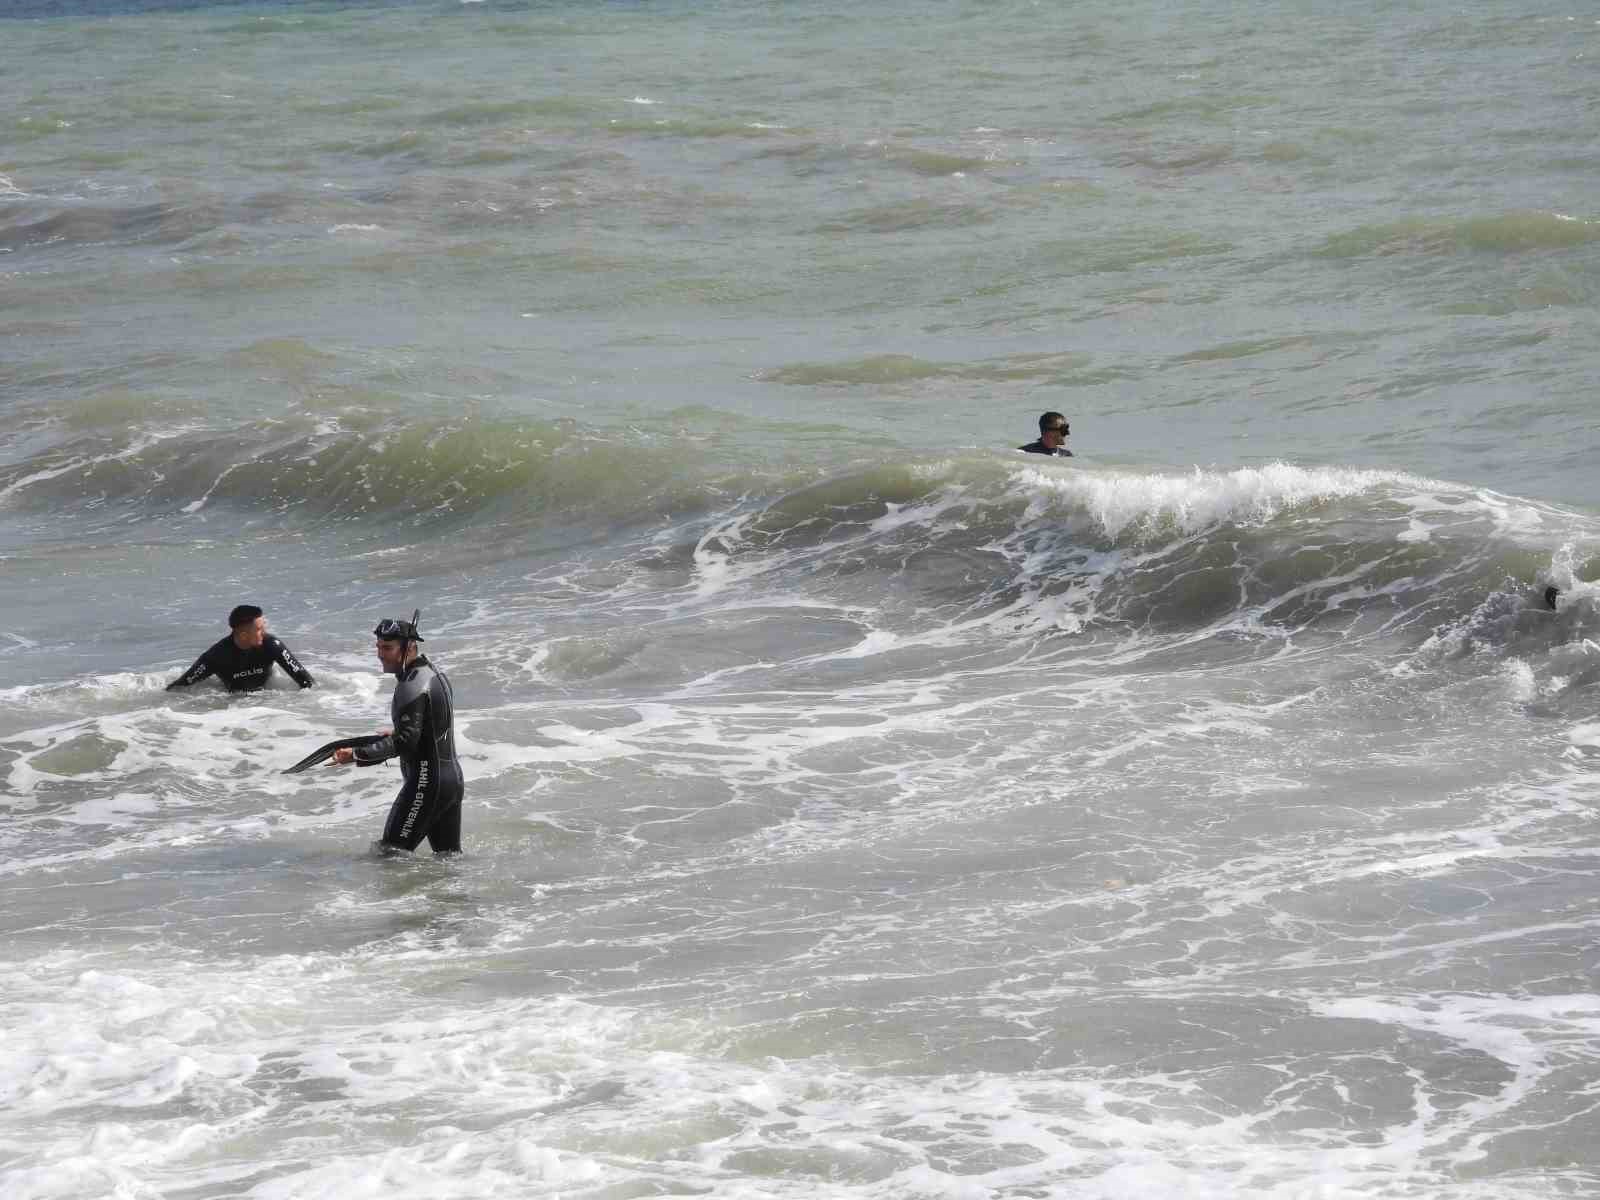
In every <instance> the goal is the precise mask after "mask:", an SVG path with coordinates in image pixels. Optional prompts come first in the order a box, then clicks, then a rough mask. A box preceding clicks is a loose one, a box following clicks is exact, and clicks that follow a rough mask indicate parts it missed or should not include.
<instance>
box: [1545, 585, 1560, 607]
mask: <svg viewBox="0 0 1600 1200" xmlns="http://www.w3.org/2000/svg"><path fill="white" fill-rule="evenodd" d="M1559 595H1561V589H1560V588H1558V587H1557V586H1556V585H1555V584H1553V583H1552V584H1551V585H1550V586H1549V587H1547V588H1545V590H1544V603H1545V607H1546V608H1554V607H1555V606H1556V597H1557V596H1559Z"/></svg>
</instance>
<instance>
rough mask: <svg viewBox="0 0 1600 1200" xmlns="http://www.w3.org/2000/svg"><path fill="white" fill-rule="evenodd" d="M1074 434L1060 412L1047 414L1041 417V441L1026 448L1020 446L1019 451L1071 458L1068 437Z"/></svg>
mask: <svg viewBox="0 0 1600 1200" xmlns="http://www.w3.org/2000/svg"><path fill="white" fill-rule="evenodd" d="M1071 432H1072V426H1070V425H1068V424H1067V419H1066V418H1065V417H1063V416H1062V415H1061V414H1060V413H1058V412H1047V413H1044V414H1043V415H1041V416H1040V417H1039V440H1038V441H1037V442H1029V443H1028V444H1027V445H1026V446H1018V447H1017V449H1018V450H1022V451H1025V452H1027V453H1028V454H1048V455H1050V456H1051V457H1052V458H1071V457H1072V451H1071V450H1068V449H1067V447H1066V441H1067V435H1068V434H1069V433H1071Z"/></svg>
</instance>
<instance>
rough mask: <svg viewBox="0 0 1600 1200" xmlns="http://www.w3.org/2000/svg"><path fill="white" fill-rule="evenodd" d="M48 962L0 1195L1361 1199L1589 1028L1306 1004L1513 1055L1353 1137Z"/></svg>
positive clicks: (340, 994) (376, 982)
mask: <svg viewBox="0 0 1600 1200" xmlns="http://www.w3.org/2000/svg"><path fill="white" fill-rule="evenodd" d="M67 959H68V956H67V954H66V953H65V952H61V953H58V954H56V955H55V956H54V958H53V961H51V962H47V963H43V964H36V970H35V971H34V972H33V973H31V974H30V975H29V976H28V977H23V976H21V975H20V974H13V975H11V976H10V977H8V978H6V979H5V981H4V982H5V984H6V987H5V989H4V991H3V992H0V994H3V995H4V996H5V1000H4V1001H0V1012H3V1014H4V1016H5V1019H6V1026H7V1029H8V1031H11V1033H10V1036H8V1038H7V1039H5V1041H4V1042H3V1043H0V1081H3V1083H0V1086H3V1087H4V1089H5V1090H4V1092H0V1095H3V1096H4V1098H5V1100H6V1102H7V1104H6V1108H7V1112H8V1117H7V1119H6V1120H5V1121H4V1122H0V1146H3V1147H4V1149H5V1151H6V1152H7V1154H8V1157H9V1158H10V1160H11V1161H10V1169H9V1171H8V1180H7V1183H6V1184H5V1185H4V1189H0V1195H6V1196H7V1197H12V1196H16V1197H20V1196H29V1197H56V1196H61V1197H66V1196H72V1195H83V1194H97V1193H103V1192H110V1193H116V1192H118V1191H121V1192H122V1193H124V1194H128V1195H141V1194H144V1193H143V1189H146V1188H148V1184H149V1180H150V1178H151V1176H152V1174H153V1173H156V1172H159V1176H160V1178H161V1180H162V1181H163V1186H164V1188H165V1189H167V1190H172V1189H176V1188H187V1189H190V1190H195V1189H200V1188H205V1187H209V1189H210V1190H217V1191H222V1190H228V1191H229V1192H230V1193H231V1194H243V1195H249V1196H252V1197H256V1198H258V1200H307V1198H310V1197H326V1198H328V1200H335V1198H343V1197H347V1196H351V1195H365V1194H379V1193H381V1194H383V1195H385V1196H391V1197H397V1198H399V1200H422V1198H424V1197H427V1198H430V1200H431V1198H434V1197H463V1198H465V1197H482V1196H488V1195H526V1196H543V1197H547V1198H549V1200H555V1198H556V1197H558V1196H561V1195H569V1194H572V1193H573V1192H574V1190H577V1189H581V1190H580V1191H579V1194H585V1195H596V1194H643V1192H645V1191H649V1192H652V1193H654V1192H672V1193H696V1192H706V1191H714V1192H715V1193H716V1194H718V1195H727V1196H738V1197H748V1198H750V1200H755V1198H756V1197H769V1198H773V1200H776V1198H780V1197H781V1198H786V1200H800V1198H802V1197H804V1198H806V1200H813V1198H816V1197H828V1198H838V1200H844V1198H846V1197H852V1198H857V1200H903V1198H904V1197H906V1196H929V1197H951V1198H957V1200H983V1198H986V1197H990V1196H994V1195H1002V1194H1016V1195H1033V1194H1056V1195H1067V1194H1070V1195H1073V1196H1083V1197H1095V1198H1103V1200H1111V1198H1113V1197H1116V1198H1118V1200H1121V1198H1123V1197H1126V1196H1132V1195H1161V1196H1185V1195H1193V1196H1209V1195H1217V1196H1221V1195H1230V1196H1248V1197H1259V1198H1261V1200H1273V1198H1279V1200H1289V1198H1291V1197H1303V1196H1307V1195H1317V1196H1321V1197H1332V1196H1351V1197H1355V1196H1366V1197H1370V1196H1373V1195H1379V1194H1386V1193H1385V1192H1384V1190H1383V1189H1384V1188H1385V1187H1386V1186H1389V1185H1392V1184H1393V1182H1394V1180H1395V1179H1396V1178H1397V1177H1400V1178H1405V1179H1407V1180H1409V1181H1410V1182H1411V1183H1412V1184H1414V1185H1417V1186H1422V1187H1425V1186H1427V1185H1429V1184H1440V1183H1443V1182H1444V1178H1443V1176H1442V1175H1440V1174H1436V1172H1442V1171H1444V1170H1447V1168H1446V1167H1445V1166H1444V1165H1443V1163H1444V1162H1448V1161H1450V1159H1451V1157H1453V1156H1451V1155H1450V1154H1449V1153H1448V1152H1447V1151H1446V1148H1445V1143H1444V1135H1445V1134H1447V1133H1448V1134H1460V1133H1467V1134H1472V1133H1473V1132H1474V1123H1475V1122H1479V1121H1482V1120H1483V1118H1484V1116H1485V1113H1486V1112H1487V1111H1488V1110H1489V1109H1490V1108H1491V1106H1499V1107H1504V1105H1505V1104H1506V1103H1507V1101H1508V1100H1509V1099H1515V1098H1519V1097H1520V1096H1523V1095H1526V1094H1527V1092H1528V1089H1529V1088H1531V1086H1532V1085H1533V1084H1534V1083H1535V1082H1536V1081H1537V1078H1538V1076H1539V1073H1540V1072H1541V1071H1542V1070H1543V1069H1544V1068H1545V1066H1546V1064H1547V1061H1548V1059H1549V1058H1550V1057H1551V1053H1552V1051H1551V1050H1550V1049H1549V1047H1548V1046H1546V1045H1543V1044H1542V1043H1548V1042H1559V1041H1560V1040H1561V1039H1566V1041H1567V1042H1568V1043H1569V1046H1578V1045H1580V1044H1582V1043H1586V1042H1588V1041H1591V1040H1592V1039H1593V1037H1594V1030H1595V1027H1596V1026H1597V1025H1600V1013H1597V1012H1596V1010H1595V1001H1594V999H1593V997H1554V998H1548V999H1547V1000H1545V1001H1528V1002H1524V1003H1521V1004H1514V1003H1509V1002H1503V1001H1500V1002H1497V1001H1496V1000H1494V999H1493V998H1481V997H1466V998H1455V997H1446V998H1444V1003H1443V1005H1441V1006H1440V1008H1439V1009H1438V1010H1437V1011H1424V1010H1423V1009H1422V1007H1421V1006H1416V1007H1413V1008H1408V1007H1407V1006H1406V1005H1404V1004H1403V1003H1401V1002H1396V1001H1392V1000H1385V999H1373V1000H1363V999H1351V1000H1346V1001H1335V1002H1329V1003H1327V1004H1325V1005H1323V1006H1322V1009H1321V1013H1322V1015H1324V1016H1326V1017H1328V1018H1330V1019H1334V1020H1357V1021H1363V1020H1365V1021H1381V1022H1383V1023H1386V1024H1391V1025H1400V1026H1406V1027H1411V1028H1416V1029H1419V1030H1422V1031H1424V1032H1427V1033H1430V1034H1438V1035H1441V1036H1446V1037H1449V1038H1451V1039H1452V1040H1454V1041H1456V1042H1458V1043H1459V1044H1463V1045H1467V1046H1470V1047H1471V1048H1473V1049H1476V1050H1481V1051H1484V1052H1489V1053H1493V1054H1495V1055H1496V1056H1497V1057H1499V1058H1500V1059H1501V1061H1508V1062H1511V1063H1518V1064H1521V1068H1522V1069H1521V1074H1520V1075H1519V1076H1518V1080H1519V1082H1520V1083H1521V1084H1522V1090H1521V1091H1520V1092H1518V1093H1516V1095H1515V1096H1508V1095H1507V1094H1502V1095H1500V1096H1497V1097H1492V1098H1491V1099H1490V1100H1488V1101H1485V1102H1479V1103H1477V1104H1476V1105H1467V1106H1462V1107H1461V1108H1459V1109H1457V1110H1456V1111H1455V1112H1453V1113H1448V1114H1443V1113H1441V1112H1439V1111H1438V1110H1437V1109H1434V1108H1432V1107H1423V1108H1421V1109H1420V1115H1419V1118H1418V1121H1417V1122H1415V1123H1413V1126H1411V1127H1409V1128H1408V1129H1397V1130H1394V1131H1393V1132H1394V1133H1395V1134H1396V1136H1394V1137H1393V1138H1391V1139H1389V1140H1387V1141H1386V1142H1384V1143H1383V1144H1381V1145H1373V1144H1369V1143H1366V1142H1364V1141H1359V1140H1357V1139H1354V1138H1352V1139H1350V1140H1348V1141H1347V1140H1345V1137H1344V1134H1343V1132H1342V1130H1341V1129H1340V1127H1339V1126H1338V1125H1337V1123H1336V1122H1335V1123H1333V1124H1329V1123H1328V1121H1327V1120H1326V1119H1324V1120H1323V1121H1322V1122H1321V1124H1320V1125H1319V1126H1317V1127H1313V1128H1305V1127H1301V1128H1300V1129H1298V1130H1297V1132H1296V1135H1295V1136H1292V1137H1285V1136H1281V1135H1278V1136H1274V1134H1273V1133H1272V1132H1271V1130H1272V1122H1273V1120H1274V1118H1276V1117H1280V1116H1281V1117H1283V1118H1286V1119H1292V1118H1294V1117H1295V1116H1296V1115H1297V1111H1298V1110H1297V1108H1296V1103H1297V1101H1296V1099H1295V1098H1294V1097H1293V1096H1292V1095H1288V1094H1286V1095H1285V1096H1284V1097H1283V1098H1281V1099H1274V1100H1273V1101H1272V1102H1271V1103H1270V1104H1269V1106H1268V1109H1267V1110H1266V1111H1264V1112H1259V1111H1249V1112H1242V1113H1241V1112H1237V1111H1231V1112H1230V1111H1218V1110H1217V1109H1215V1108H1214V1107H1212V1106H1211V1105H1210V1104H1208V1101H1207V1097H1206V1096H1205V1094H1204V1091H1203V1089H1202V1088H1201V1087H1200V1086H1198V1083H1197V1081H1196V1080H1195V1079H1193V1078H1191V1077H1188V1076H1186V1075H1185V1074H1183V1073H1172V1074H1163V1073H1161V1072H1159V1071H1144V1072H1140V1073H1138V1074H1134V1075H1127V1076H1123V1077H1118V1076H1116V1075H1114V1074H1111V1073H1107V1072H1098V1073H1090V1072H1077V1071H1070V1070H1052V1071H1032V1072H1018V1073H1014V1074H1009V1075H1000V1074H986V1073H981V1072H978V1073H964V1074H948V1075H942V1076H936V1077H925V1076H916V1075H902V1074H899V1073H887V1074H884V1073H878V1072H866V1071H857V1070H854V1069H852V1068H850V1067H849V1066H848V1065H846V1064H844V1063H842V1062H839V1061H835V1060H833V1059H831V1058H829V1057H828V1056H819V1055H807V1056H804V1057H798V1058H793V1059H786V1058H785V1057H783V1056H782V1054H781V1040H779V1041H776V1042H775V1041H774V1040H773V1039H772V1038H771V1037H769V1038H767V1039H766V1041H767V1042H768V1044H769V1045H771V1046H772V1048H773V1049H774V1050H776V1051H778V1053H764V1054H761V1055H758V1056H755V1057H753V1058H751V1059H750V1060H749V1061H742V1060H741V1059H740V1058H739V1057H738V1056H737V1055H733V1056H730V1055H729V1054H728V1053H726V1052H725V1050H724V1049H723V1047H724V1046H725V1044H726V1039H727V1036H728V1033H729V1030H727V1029H725V1028H722V1027H719V1026H718V1025H717V1024H716V1023H715V1022H714V1021H712V1020H708V1019H701V1020H698V1021H693V1022H690V1021H679V1022H674V1023H661V1022H658V1021H653V1020H651V1019H649V1018H648V1016H647V1015H646V1014H643V1013H641V1012H639V1011H637V1010H630V1009H627V1008H620V1007H619V1008H609V1007H608V1008H601V1007H597V1006H594V1005H589V1004H585V1003H583V1002H581V1001H577V1000H570V999H560V998H537V997H535V998H519V999H512V1000H499V1001H491V1002H474V1001H470V1000H467V1001H462V1000H458V1001H456V1002H454V1003H452V1004H450V1005H448V1006H444V1007H443V1008H442V1009H441V1008H437V1007H435V1006H433V1005H420V1006H419V1005H415V1004H414V1003H408V1002H410V1001H412V1000H414V997H413V996H411V995H410V994H409V993H410V991H411V988H412V987H413V986H414V985H415V983H416V982H417V981H416V980H414V979H413V978H412V976H413V974H414V972H415V967H414V966H413V965H412V964H411V963H409V962H395V961H393V960H392V959H390V958H388V957H387V956H386V955H384V954H383V953H382V952H381V951H374V952H371V953H370V954H363V955H358V956H355V957H351V958H344V959H336V958H328V957H317V956H308V957H303V958H277V959H268V960H256V961H249V960H240V961H231V962H211V963H206V964H193V963H178V962H173V963H170V964H166V965H150V966H148V967H146V968H143V969H139V970H136V971H129V970H122V971H108V970H102V969H89V970H77V971H75V972H74V971H73V968H72V967H71V965H70V963H69V962H68V961H67ZM397 1000H399V1001H400V1007H399V1010H398V1011H397V1010H396V1004H397ZM1519 1021H1520V1022H1523V1023H1525V1024H1533V1023H1538V1026H1539V1030H1538V1032H1532V1031H1530V1030H1528V1029H1525V1028H1511V1027H1509V1026H1510V1024H1511V1023H1514V1022H1519ZM1500 1022H1505V1023H1506V1027H1504V1028H1502V1027H1501V1025H1500V1024H1499V1023H1500ZM1424 1098H1426V1097H1425V1096H1424ZM90 1106H95V1107H97V1108H99V1109H100V1110H101V1111H100V1112H99V1113H98V1114H97V1116H96V1119H95V1120H94V1122H93V1123H92V1124H90V1123H86V1122H85V1120H84V1119H83V1116H82V1114H83V1113H84V1112H85V1111H86V1110H87V1109H89V1108H90ZM1310 1111H1311V1112H1313V1113H1314V1112H1315V1111H1316V1110H1315V1102H1314V1101H1312V1104H1311V1109H1310ZM112 1114H116V1115H112ZM1323 1116H1324V1118H1326V1114H1323ZM1419 1125H1420V1127H1421V1128H1420V1132H1418V1133H1416V1134H1414V1135H1411V1136H1407V1134H1408V1133H1409V1130H1410V1129H1415V1128H1416V1127H1417V1126H1419ZM241 1160H242V1161H245V1162H248V1163H249V1167H250V1170H249V1175H248V1177H245V1176H242V1175H241V1174H240V1173H239V1167H238V1165H237V1164H238V1163H239V1162H240V1161H241ZM1441 1160H1443V1161H1442V1162H1441ZM1433 1164H1439V1165H1433ZM230 1172H231V1173H232V1174H230ZM230 1178H237V1179H238V1183H237V1184H236V1185H235V1186H233V1187H231V1188H226V1189H225V1188H223V1187H222V1185H223V1184H224V1183H226V1182H227V1181H228V1180H229V1179H230Z"/></svg>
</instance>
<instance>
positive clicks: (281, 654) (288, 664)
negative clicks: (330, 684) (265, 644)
mask: <svg viewBox="0 0 1600 1200" xmlns="http://www.w3.org/2000/svg"><path fill="white" fill-rule="evenodd" d="M272 653H273V655H274V657H276V658H277V660H278V665H279V666H280V667H282V668H283V669H284V670H285V671H287V672H289V677H290V678H291V679H293V680H294V681H295V682H296V683H298V684H299V685H300V686H301V687H303V688H308V687H311V686H313V685H314V684H315V683H316V682H317V681H316V680H315V679H313V678H312V677H311V672H310V671H308V670H306V669H305V668H304V667H303V666H301V665H300V660H299V659H298V658H296V657H295V656H294V652H293V651H292V650H290V649H289V647H287V646H285V645H284V644H283V643H282V642H280V641H279V640H278V639H277V638H273V639H272Z"/></svg>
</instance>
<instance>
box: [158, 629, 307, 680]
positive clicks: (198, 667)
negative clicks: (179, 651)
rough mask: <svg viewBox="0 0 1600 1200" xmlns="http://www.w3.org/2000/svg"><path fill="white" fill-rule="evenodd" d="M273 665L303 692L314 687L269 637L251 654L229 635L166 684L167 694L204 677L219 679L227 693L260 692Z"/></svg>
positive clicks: (284, 649)
mask: <svg viewBox="0 0 1600 1200" xmlns="http://www.w3.org/2000/svg"><path fill="white" fill-rule="evenodd" d="M273 663H277V664H278V665H279V666H281V667H282V668H283V669H284V670H285V671H287V672H289V674H290V676H292V677H293V679H294V681H295V682H296V683H298V684H299V685H300V686H301V687H303V688H308V687H310V686H311V685H312V684H314V683H316V680H315V679H313V678H311V672H310V671H308V670H306V669H305V668H304V667H302V666H301V665H300V660H299V659H298V658H296V657H295V656H294V655H293V654H291V653H290V652H289V647H287V646H285V645H284V644H283V643H282V642H280V641H279V640H278V639H277V638H275V637H273V636H272V635H271V634H270V633H269V634H267V636H266V637H264V638H263V639H262V640H261V645H259V646H257V647H256V648H255V649H254V650H241V649H239V647H238V644H237V643H235V642H234V640H233V635H232V634H229V635H228V636H227V637H225V638H223V639H222V640H221V641H220V642H218V643H217V644H216V645H215V646H213V647H211V649H209V650H207V651H206V652H205V653H204V654H202V655H201V656H200V657H199V658H197V659H195V660H194V666H192V667H190V668H189V669H188V670H187V671H185V672H184V673H183V674H182V675H180V676H178V677H177V678H176V679H174V680H173V681H172V682H171V683H169V684H167V691H169V692H170V691H171V690H172V689H173V688H181V687H188V686H189V685H190V684H191V683H199V682H200V681H201V680H202V679H204V678H205V677H206V676H207V675H217V676H219V677H220V678H221V679H222V682H223V683H224V684H225V685H226V686H227V688H228V690H229V691H230V692H255V691H260V690H261V689H262V688H264V687H265V686H266V685H267V676H268V675H270V674H272V664H273Z"/></svg>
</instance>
